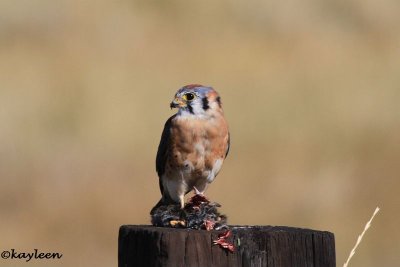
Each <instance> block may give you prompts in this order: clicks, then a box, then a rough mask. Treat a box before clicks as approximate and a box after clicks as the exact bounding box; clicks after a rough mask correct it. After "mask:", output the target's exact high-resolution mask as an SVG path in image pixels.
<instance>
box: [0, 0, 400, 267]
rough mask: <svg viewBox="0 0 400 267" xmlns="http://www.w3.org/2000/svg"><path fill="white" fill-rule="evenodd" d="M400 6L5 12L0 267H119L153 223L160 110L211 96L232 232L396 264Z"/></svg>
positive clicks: (12, 5)
mask: <svg viewBox="0 0 400 267" xmlns="http://www.w3.org/2000/svg"><path fill="white" fill-rule="evenodd" d="M399 25H400V4H399V1H398V0H382V1H374V0H363V1H358V0H350V1H337V0H329V1H317V0H305V1H294V0H290V1H256V0H246V1H239V0H236V1H232V0H230V1H228V0H225V1H215V0H213V1H211V0H201V1H188V0H181V1H161V0H159V1H146V0H141V1H115V2H111V1H97V0H96V1H95V0H90V1H89V0H88V1H52V0H47V1H45V0H42V1H34V0H25V1H11V0H2V1H0V125H1V127H0V177H1V180H0V216H1V217H0V218H1V219H0V239H1V240H0V249H1V250H5V249H11V248H15V249H17V250H18V251H21V252H30V251H31V250H33V249H34V248H38V249H39V250H41V251H44V252H47V251H50V252H61V253H63V254H64V256H63V258H62V259H61V260H58V261H40V260H36V261H33V260H32V261H31V262H29V263H24V262H22V261H18V260H13V261H10V260H8V261H6V260H1V259H0V265H1V266H10V265H13V266H16V265H24V266H33V265H38V266H39V265H40V266H45V265H47V266H54V265H57V266H58V265H59V266H61V265H63V266H116V265H117V234H118V227H119V226H120V225H122V224H147V223H149V216H148V211H149V210H150V208H151V207H152V205H153V204H155V203H156V201H158V199H159V195H160V193H159V189H158V181H157V177H156V173H155V170H154V169H155V166H154V165H155V163H154V161H155V154H156V150H157V146H158V142H159V138H160V135H161V131H162V127H163V124H164V122H165V120H166V119H167V118H168V117H169V116H170V115H172V111H170V110H169V102H170V101H171V99H172V96H173V94H174V93H175V91H176V90H177V89H178V88H179V87H181V86H183V85H185V84H188V83H202V84H205V85H212V86H214V87H215V88H216V89H217V90H218V91H219V92H220V94H221V95H222V100H223V104H224V107H225V113H226V116H227V118H228V120H229V123H230V129H231V135H232V148H231V153H230V155H229V157H228V159H227V161H226V163H225V164H224V167H223V169H222V172H221V174H220V175H219V176H218V178H217V179H216V181H215V182H214V184H213V185H212V186H211V187H210V190H209V191H208V196H209V197H211V198H212V199H213V200H216V201H218V202H220V203H221V204H222V205H223V206H222V210H223V211H224V212H225V213H227V214H228V215H229V219H230V223H231V224H268V225H289V226H297V227H307V228H313V229H321V230H329V231H332V232H334V233H335V236H336V245H337V262H338V266H341V265H342V263H343V262H344V261H345V259H346V258H347V255H348V253H349V252H350V250H351V248H352V246H353V245H354V243H355V241H356V239H357V236H358V234H359V233H360V232H361V231H362V229H363V227H364V224H365V223H366V222H367V220H368V219H369V217H370V216H371V214H372V212H373V211H374V209H375V207H376V206H378V205H379V206H380V207H381V208H382V211H381V213H380V214H379V215H378V217H377V218H376V220H375V221H374V222H373V225H372V228H371V229H370V230H369V232H368V233H367V235H366V236H365V239H364V240H363V243H362V244H361V246H360V247H359V250H358V251H357V253H356V255H355V257H354V258H353V261H352V262H351V265H350V266H363V267H370V266H371V267H372V266H398V264H399V262H400V245H399V244H400V241H399V239H400V231H399V226H400V213H399V212H400V196H399V190H400V189H399V186H400V180H399V178H400V163H399V161H400V134H399V132H400V104H399V102H400V26H399Z"/></svg>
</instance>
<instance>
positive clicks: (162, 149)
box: [156, 115, 175, 194]
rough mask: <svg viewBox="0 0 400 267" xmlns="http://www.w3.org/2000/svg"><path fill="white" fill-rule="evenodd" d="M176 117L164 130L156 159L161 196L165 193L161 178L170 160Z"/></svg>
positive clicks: (166, 124) (168, 122) (170, 119)
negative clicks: (172, 127)
mask: <svg viewBox="0 0 400 267" xmlns="http://www.w3.org/2000/svg"><path fill="white" fill-rule="evenodd" d="M174 117H175V115H174V116H172V117H171V118H169V119H168V120H167V122H166V123H165V125H164V130H163V132H162V135H161V140H160V144H159V145H158V151H157V157H156V171H157V174H158V178H159V182H160V190H161V194H162V193H163V192H164V189H163V186H162V181H161V177H162V175H163V174H164V172H165V164H166V162H167V159H168V152H169V147H170V142H171V123H172V119H173V118H174Z"/></svg>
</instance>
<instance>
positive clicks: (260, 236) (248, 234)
mask: <svg viewBox="0 0 400 267" xmlns="http://www.w3.org/2000/svg"><path fill="white" fill-rule="evenodd" d="M230 229H231V230H232V236H231V238H230V240H231V241H233V244H234V245H235V247H236V249H235V251H234V252H229V251H227V250H225V249H223V248H221V247H219V246H217V245H214V244H213V240H216V239H217V238H218V234H219V233H221V232H222V231H206V230H191V229H176V228H161V227H154V226H144V225H123V226H121V228H120V230H119V242H118V266H119V267H131V266H170V267H191V266H198V267H208V266H217V267H220V266H227V267H228V266H229V267H236V266H246V267H247V266H249V267H250V266H267V267H281V266H282V267H283V266H284V267H286V266H299V267H301V266H310V267H311V266H312V267H318V266H320V267H335V266H336V263H335V239H334V235H333V234H332V233H330V232H323V231H315V230H309V229H300V228H291V227H281V226H277V227H272V226H232V227H231V228H230Z"/></svg>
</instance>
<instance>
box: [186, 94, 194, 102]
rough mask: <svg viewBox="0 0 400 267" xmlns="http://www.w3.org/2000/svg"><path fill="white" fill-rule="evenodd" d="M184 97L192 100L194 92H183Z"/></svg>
mask: <svg viewBox="0 0 400 267" xmlns="http://www.w3.org/2000/svg"><path fill="white" fill-rule="evenodd" d="M185 97H186V100H187V101H192V100H193V99H194V94H192V93H187V94H185Z"/></svg>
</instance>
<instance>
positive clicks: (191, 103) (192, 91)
mask: <svg viewBox="0 0 400 267" xmlns="http://www.w3.org/2000/svg"><path fill="white" fill-rule="evenodd" d="M170 107H171V109H172V108H179V112H180V113H181V114H186V113H187V114H192V115H205V114H207V113H212V112H222V106H221V98H220V96H219V95H218V93H217V91H215V90H214V89H213V88H212V87H208V86H203V85H199V84H191V85H186V86H184V87H182V88H181V89H179V90H178V91H177V92H176V94H175V97H174V100H173V101H172V102H171V104H170Z"/></svg>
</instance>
